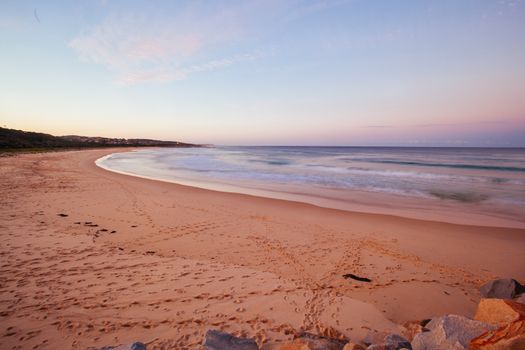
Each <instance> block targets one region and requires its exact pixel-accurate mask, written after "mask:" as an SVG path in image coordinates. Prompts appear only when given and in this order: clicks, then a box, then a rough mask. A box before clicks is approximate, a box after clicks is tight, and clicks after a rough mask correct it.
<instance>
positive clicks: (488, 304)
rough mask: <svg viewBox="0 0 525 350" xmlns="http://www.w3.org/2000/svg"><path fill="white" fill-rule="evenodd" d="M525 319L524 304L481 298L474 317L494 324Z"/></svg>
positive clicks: (504, 323)
mask: <svg viewBox="0 0 525 350" xmlns="http://www.w3.org/2000/svg"><path fill="white" fill-rule="evenodd" d="M520 318H524V319H525V305H524V304H520V303H516V302H514V301H510V300H504V299H481V300H480V302H479V304H478V309H477V311H476V315H475V316H474V319H476V320H478V321H481V322H485V323H489V324H491V325H494V326H498V327H501V326H504V325H506V324H508V323H511V322H514V321H517V320H518V319H520Z"/></svg>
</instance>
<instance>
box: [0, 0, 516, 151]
mask: <svg viewBox="0 0 525 350" xmlns="http://www.w3.org/2000/svg"><path fill="white" fill-rule="evenodd" d="M0 52H1V55H0V76H1V79H0V123H1V124H2V126H3V125H6V126H8V127H12V128H19V129H25V130H38V131H43V132H49V133H52V134H58V135H63V134H82V135H100V136H115V137H149V138H160V139H175V140H183V141H187V142H198V143H216V144H276V145H287V144H304V145H421V146H440V145H443V146H453V145H460V146H525V102H524V101H525V65H524V64H523V62H525V3H524V1H519V0H508V1H488V0H476V1H460V0H454V1H452V0H450V1H448V0H444V1H443V0H441V1H421V0H419V1H391V0H384V1H379V0H377V1H375V0H355V1H352V0H349V1H344V0H334V1H273V0H266V1H242V2H237V1H112V0H106V1H101V0H94V1H82V2H77V1H74V2H71V1H54V2H53V1H46V2H41V1H6V0H2V1H1V2H0Z"/></svg>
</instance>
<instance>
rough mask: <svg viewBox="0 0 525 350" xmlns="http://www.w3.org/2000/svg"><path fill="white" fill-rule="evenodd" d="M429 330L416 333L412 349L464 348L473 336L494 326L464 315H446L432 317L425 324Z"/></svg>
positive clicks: (454, 349) (451, 349)
mask: <svg viewBox="0 0 525 350" xmlns="http://www.w3.org/2000/svg"><path fill="white" fill-rule="evenodd" d="M425 328H427V329H428V330H429V332H423V333H419V334H417V335H416V336H415V337H414V339H413V340H412V349H413V350H441V349H450V350H464V349H468V346H469V342H470V340H472V339H473V338H475V337H477V336H479V335H481V334H483V333H485V332H486V331H489V330H493V329H495V328H496V327H495V326H492V325H489V324H487V323H484V322H479V321H475V320H471V319H469V318H466V317H464V316H458V315H447V316H441V317H437V318H434V319H432V320H431V321H430V322H429V323H428V324H427V325H426V326H425Z"/></svg>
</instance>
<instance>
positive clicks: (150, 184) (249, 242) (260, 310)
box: [0, 150, 525, 349]
mask: <svg viewBox="0 0 525 350" xmlns="http://www.w3.org/2000/svg"><path fill="white" fill-rule="evenodd" d="M113 151H115V150H113ZM110 152H112V151H111V150H109V151H108V150H89V151H76V152H59V153H42V154H27V155H19V156H16V157H4V158H0V178H1V179H2V180H1V182H0V193H1V197H0V235H1V237H0V239H1V241H2V244H1V246H0V257H1V258H0V348H1V349H11V348H12V349H40V348H42V349H44V348H47V349H67V348H78V349H85V348H89V347H96V346H103V345H116V344H120V343H127V342H130V341H132V340H141V341H143V342H144V343H147V344H148V345H149V346H150V348H152V349H163V348H180V349H185V348H187V349H199V348H200V343H201V341H202V339H203V335H204V333H205V332H206V330H207V329H209V328H215V329H223V330H226V331H228V332H232V333H234V334H237V335H244V336H249V337H255V338H256V339H257V340H258V342H259V343H262V342H264V341H265V340H267V339H289V338H290V337H291V336H292V334H293V333H294V332H296V331H299V330H301V329H307V330H312V331H314V332H319V333H323V332H332V329H333V330H335V331H337V332H339V333H341V334H342V335H344V336H346V337H349V338H351V339H354V340H359V339H361V338H363V337H364V336H365V335H366V334H367V333H368V332H370V331H401V326H400V325H399V324H402V323H403V322H405V321H409V320H417V319H422V318H430V317H432V316H435V315H441V314H446V313H457V314H465V315H468V316H471V315H472V314H473V312H474V310H475V307H476V305H477V302H478V301H479V295H478V291H477V287H478V286H479V285H480V284H482V283H483V282H484V281H486V280H489V279H493V278H496V277H504V276H512V277H514V278H517V279H521V280H524V279H525V230H523V229H511V228H494V227H479V226H467V225H455V224H448V223H439V222H432V221H422V220H412V219H403V218H398V217H394V216H386V215H378V214H360V213H352V212H345V211H338V210H332V209H323V208H319V207H315V206H312V205H307V204H301V203H294V202H287V201H281V200H272V199H265V198H258V197H252V196H248V195H240V194H231V193H220V192H213V191H208V190H201V189H197V188H191V187H185V186H180V185H175V184H169V183H162V182H157V181H152V180H146V179H140V178H135V177H131V176H126V175H120V174H115V173H111V172H108V171H105V170H103V169H100V168H97V167H96V166H95V165H94V161H95V160H96V159H97V158H99V157H101V156H103V155H104V154H107V153H110ZM348 273H352V274H355V275H358V276H363V277H366V278H369V279H370V280H371V282H359V281H355V280H352V279H345V278H344V277H343V275H345V274H348Z"/></svg>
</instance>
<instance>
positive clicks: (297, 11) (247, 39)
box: [69, 0, 348, 85]
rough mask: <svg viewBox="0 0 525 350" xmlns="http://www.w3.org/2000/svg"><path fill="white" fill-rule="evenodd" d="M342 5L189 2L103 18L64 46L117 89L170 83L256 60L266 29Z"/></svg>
mask: <svg viewBox="0 0 525 350" xmlns="http://www.w3.org/2000/svg"><path fill="white" fill-rule="evenodd" d="M347 1H348V0H333V1H325V0H318V1H311V2H304V1H300V0H290V1H279V0H264V1H263V0H251V1H241V2H226V3H224V4H222V5H220V6H217V5H213V4H211V3H208V2H202V3H201V2H189V4H187V5H184V6H182V7H180V6H178V7H177V6H172V5H167V6H168V7H167V8H163V9H159V8H155V9H154V11H153V10H151V11H149V12H148V11H145V12H143V13H141V12H140V9H134V10H133V9H131V10H129V12H128V13H125V14H123V13H114V14H110V15H108V16H107V17H106V18H104V19H103V20H102V21H101V22H100V23H98V24H96V25H95V26H93V27H91V28H88V29H87V30H86V31H85V32H84V33H82V34H80V35H78V36H77V37H75V38H73V39H72V40H71V41H70V42H69V46H70V47H71V48H72V49H74V50H75V51H76V52H77V54H78V55H79V57H80V59H81V60H83V61H85V62H91V63H95V64H100V65H103V66H105V67H106V68H107V69H109V70H110V71H112V72H113V73H114V75H115V77H116V78H115V80H116V82H117V83H119V84H123V85H132V84H139V83H146V82H154V83H159V82H170V81H176V80H182V79H186V78H187V77H189V76H190V75H192V74H193V73H197V72H204V71H212V70H217V69H220V68H224V67H227V66H231V65H234V64H240V63H241V62H244V61H248V60H253V59H256V58H260V57H262V56H263V55H261V54H260V53H258V54H253V53H249V54H246V53H245V52H252V50H253V51H257V49H253V46H254V42H255V41H256V40H257V38H260V37H261V32H264V31H265V30H267V28H270V27H274V26H276V25H279V24H280V25H283V23H284V25H286V23H288V22H290V21H292V20H294V19H297V18H300V17H304V16H307V15H310V14H312V13H315V12H318V11H323V10H325V9H327V8H331V7H333V6H336V5H339V4H342V3H345V2H347ZM170 6H171V7H170ZM245 44H247V45H249V46H251V47H252V48H250V49H246V47H245V46H246V45H245ZM202 62H204V63H202Z"/></svg>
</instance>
